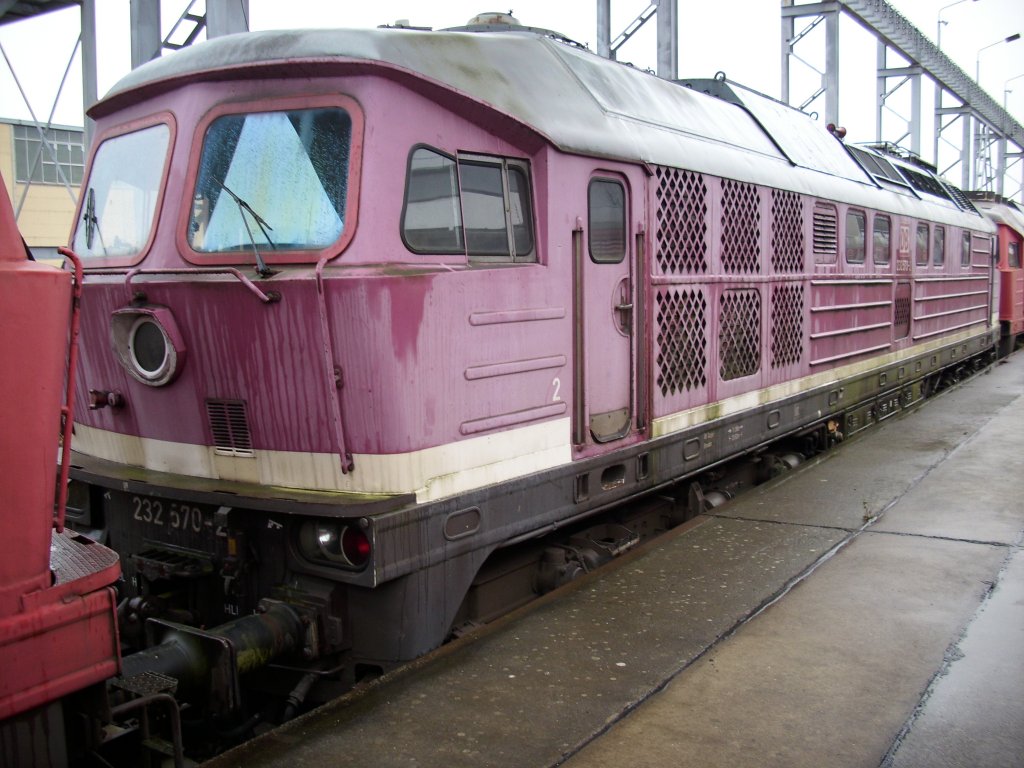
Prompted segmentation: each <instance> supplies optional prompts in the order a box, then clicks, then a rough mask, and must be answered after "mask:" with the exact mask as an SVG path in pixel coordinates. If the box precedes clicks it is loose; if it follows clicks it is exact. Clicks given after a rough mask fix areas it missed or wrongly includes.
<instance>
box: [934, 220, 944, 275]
mask: <svg viewBox="0 0 1024 768" xmlns="http://www.w3.org/2000/svg"><path fill="white" fill-rule="evenodd" d="M932 238H933V239H932V264H934V265H935V266H937V267H938V266H941V265H942V264H945V263H946V228H945V227H935V229H934V230H933V235H932Z"/></svg>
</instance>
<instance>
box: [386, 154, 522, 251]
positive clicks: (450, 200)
mask: <svg viewBox="0 0 1024 768" xmlns="http://www.w3.org/2000/svg"><path fill="white" fill-rule="evenodd" d="M402 239H403V240H404V241H405V244H406V247H407V248H409V250H410V251H413V252H414V253H432V254H456V253H465V254H466V255H467V256H468V257H469V259H470V261H480V262H503V261H504V262H530V261H536V260H537V257H536V251H535V249H534V240H533V202H532V200H531V198H530V181H529V166H528V165H527V164H526V163H525V162H523V161H519V160H511V159H506V158H500V157H491V156H483V155H465V156H463V155H460V156H459V157H458V158H453V157H452V156H450V155H447V154H445V153H443V152H440V151H438V150H435V149H433V148H431V147H425V146H419V147H415V148H413V151H412V153H411V154H410V156H409V169H408V174H407V179H406V191H405V206H404V209H403V211H402Z"/></svg>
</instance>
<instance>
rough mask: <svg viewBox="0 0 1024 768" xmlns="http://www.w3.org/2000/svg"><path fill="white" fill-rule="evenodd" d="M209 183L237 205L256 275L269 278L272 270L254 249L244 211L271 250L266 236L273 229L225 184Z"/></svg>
mask: <svg viewBox="0 0 1024 768" xmlns="http://www.w3.org/2000/svg"><path fill="white" fill-rule="evenodd" d="M211 181H213V183H214V184H216V185H217V186H218V187H220V188H221V189H223V190H224V191H225V192H227V193H228V194H229V195H231V199H232V200H234V201H235V203H236V204H237V205H238V213H239V215H240V216H241V217H242V223H243V224H244V225H245V232H246V234H247V235H249V242H250V243H252V253H253V256H255V257H256V274H258V275H259V276H260V277H269V276H270V275H272V274H274V272H273V270H271V269H270V267H268V266H267V263H266V262H265V261H263V257H262V256H260V251H259V249H258V248H257V247H256V238H255V237H253V235H252V228H251V227H250V226H249V220H248V219H247V218H246V217H245V213H246V211H248V212H249V215H250V216H252V218H253V220H254V221H255V222H256V224H257V225H259V228H260V232H262V233H263V237H264V239H266V241H267V242H268V243H269V244H270V247H271V249H274V250H276V249H277V246H276V245H274V241H273V240H271V239H270V235H269V234H267V231H268V230H269V231H271V232H273V230H274V228H273V227H272V226H270V225H269V224H268V223H267V222H266V221H264V220H263V217H262V216H260V215H259V214H258V213H256V211H254V210H253V209H252V206H251V205H249V204H248V203H247V202H246V201H245V200H243V199H242V198H240V197H239V196H238V195H236V194H235V193H234V192H232V191H231V189H230V188H229V187H228V185H227V184H225V183H224V182H223V181H220V180H219V179H211Z"/></svg>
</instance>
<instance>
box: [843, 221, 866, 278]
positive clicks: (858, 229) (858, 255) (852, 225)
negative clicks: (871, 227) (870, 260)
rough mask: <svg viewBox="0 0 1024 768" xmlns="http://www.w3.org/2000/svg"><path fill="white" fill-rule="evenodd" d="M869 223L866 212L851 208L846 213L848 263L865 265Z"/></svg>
mask: <svg viewBox="0 0 1024 768" xmlns="http://www.w3.org/2000/svg"><path fill="white" fill-rule="evenodd" d="M866 229H867V223H866V221H865V218H864V211H858V210H854V209H853V208H850V209H849V210H847V211H846V263H847V264H863V263H864V241H865V232H866Z"/></svg>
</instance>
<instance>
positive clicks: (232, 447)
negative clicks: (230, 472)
mask: <svg viewBox="0 0 1024 768" xmlns="http://www.w3.org/2000/svg"><path fill="white" fill-rule="evenodd" d="M206 415H207V418H208V419H209V421H210V433H211V434H212V435H213V447H214V450H216V452H217V453H219V454H221V455H223V456H252V455H254V454H253V450H252V435H251V434H250V433H249V418H248V416H247V415H246V412H245V402H244V401H242V400H207V401H206Z"/></svg>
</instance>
